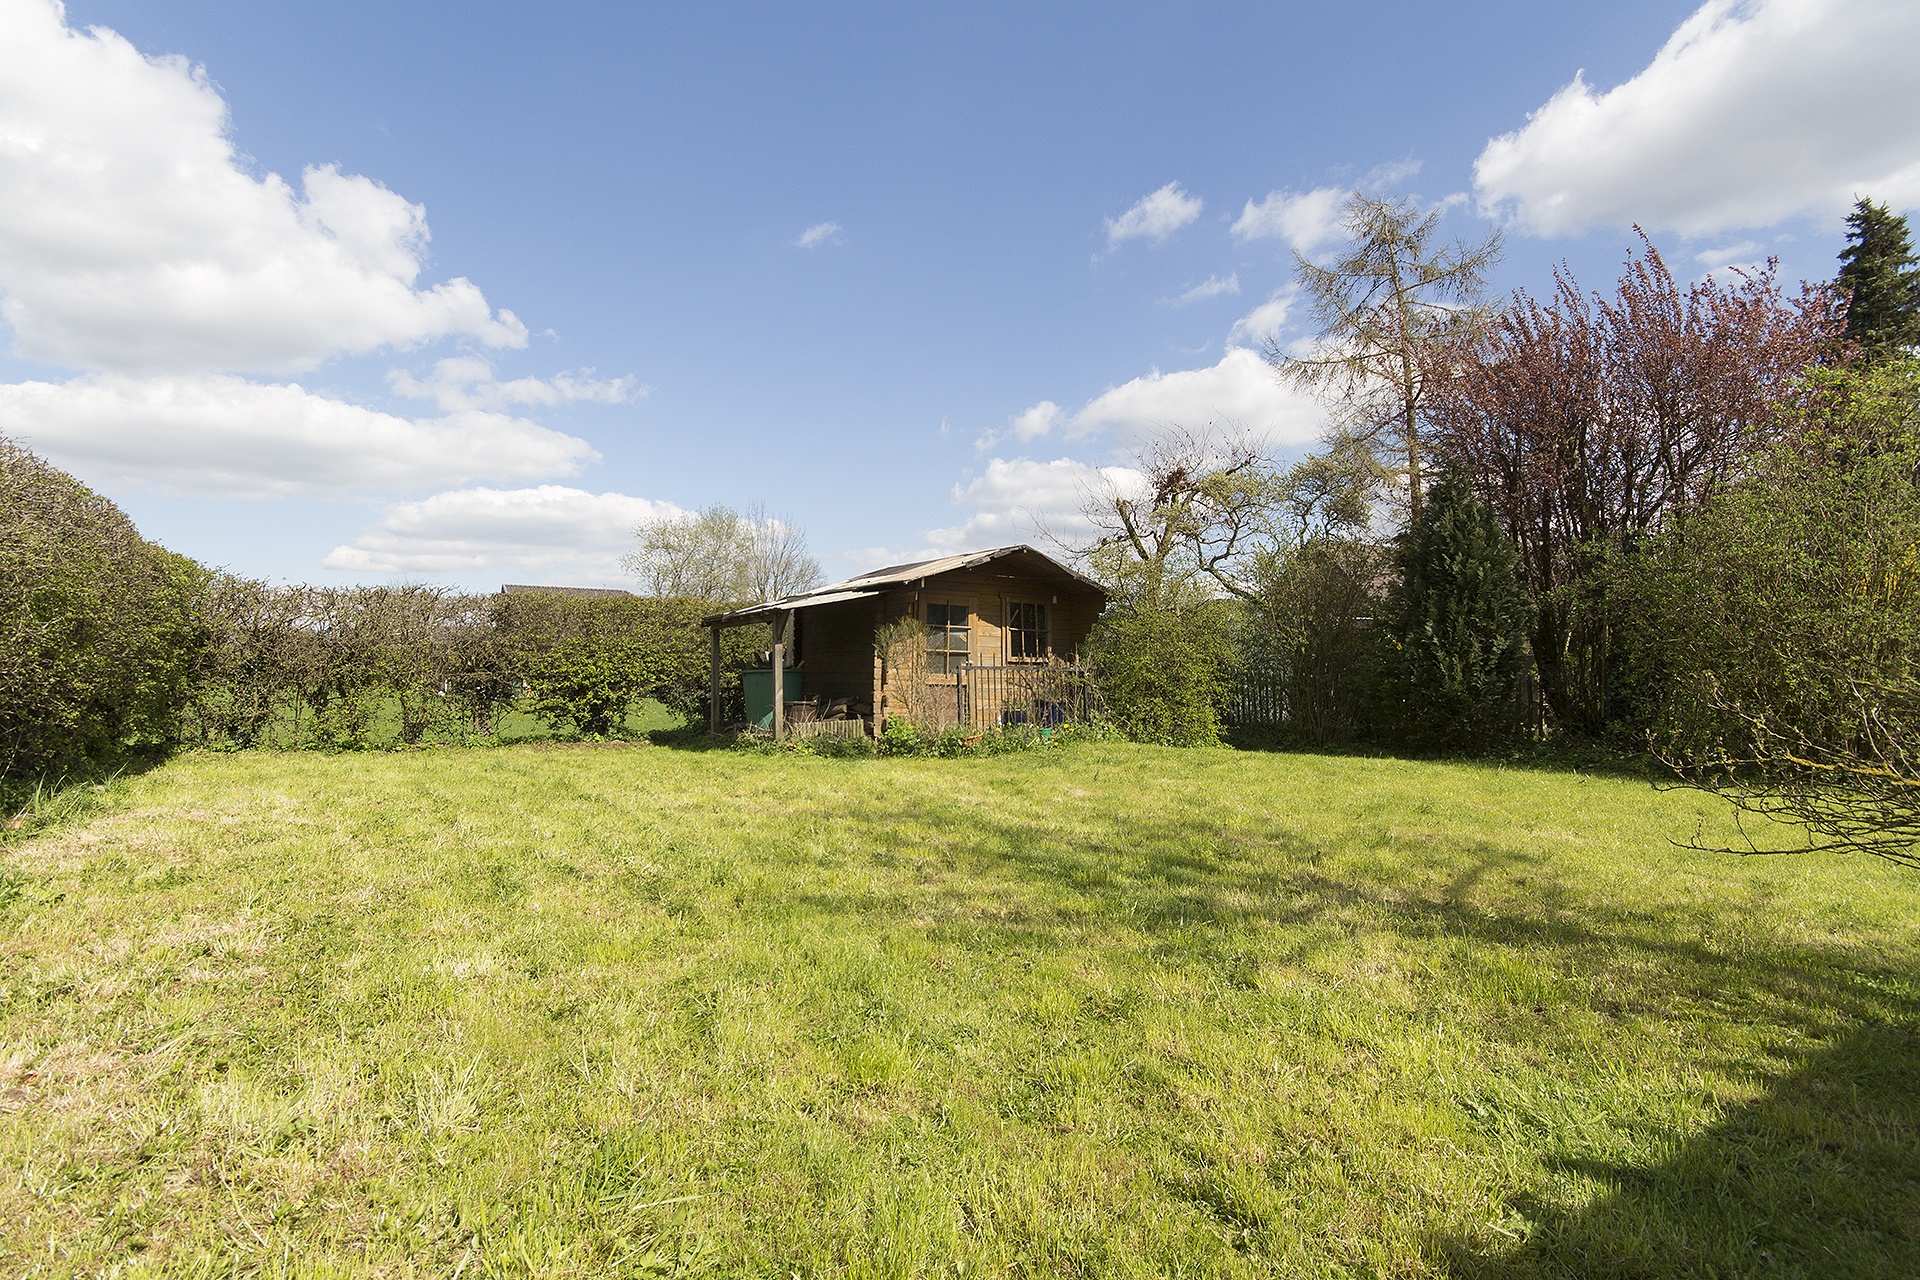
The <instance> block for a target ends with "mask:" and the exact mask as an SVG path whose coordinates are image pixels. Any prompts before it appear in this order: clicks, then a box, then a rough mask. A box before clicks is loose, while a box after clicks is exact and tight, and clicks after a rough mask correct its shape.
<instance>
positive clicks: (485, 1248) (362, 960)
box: [0, 744, 1920, 1277]
mask: <svg viewBox="0 0 1920 1280" xmlns="http://www.w3.org/2000/svg"><path fill="white" fill-rule="evenodd" d="M103 804H104V808H103V810H102V811H101V812H99V813H97V814H96V815H95V816H92V817H83V818H82V819H81V821H80V822H79V823H78V825H74V826H71V827H68V828H65V829H62V830H58V831H54V832H51V833H46V834H42V835H40V836H38V837H36V838H34V839H32V840H29V841H26V842H25V843H22V844H16V845H14V846H13V847H11V848H9V849H6V850H4V851H3V852H0V856H4V858H5V860H6V861H7V862H8V863H9V864H10V866H9V868H8V869H7V870H6V871H5V872H4V875H5V876H6V879H5V881H4V884H5V887H4V888H0V1271H4V1272H5V1273H7V1274H18V1275H42V1274H45V1275H66V1274H96V1273H107V1274H121V1275H148V1274H152V1275H161V1274H165V1275H228V1274H259V1275H283V1274H284V1275H311V1276H350V1275H351V1276H357V1275H388V1276H412V1275H421V1276H425V1275H437V1276H447V1275H454V1274H459V1275H462V1276H479V1275H543V1276H544V1275H575V1276H590V1275H591V1276H601V1275H651V1274H698V1273H712V1274H723V1275H768V1276H790V1275H795V1274H798V1275H802V1276H814V1275H843V1276H883V1275H884V1276H896V1275H897V1276H905V1275H926V1276H933V1275H947V1276H962V1275H975V1274H1002V1275H1102V1276H1107V1275H1112V1276H1172V1275H1188V1276H1203V1275H1221V1276H1251V1275H1304V1276H1336V1275H1393V1276H1421V1275H1458V1276H1496V1277H1523V1276H1524V1277H1532V1276H1555V1275H1582V1276H1585V1275H1618V1276H1682V1275H1716V1276H1742V1275H1769V1276H1772V1275H1778V1276H1792V1275H1807V1276H1827V1275H1847V1276H1911V1275H1915V1274H1920V1096H1916V1093H1915V1089H1914V1081H1915V1080H1916V1079H1920V1033H1917V1032H1916V1028H1920V991H1917V990H1916V986H1915V982H1914V978H1915V973H1916V966H1915V961H1916V949H1915V934H1914V929H1913V922H1914V920H1915V907H1916V905H1920V888H1917V886H1920V881H1915V880H1914V879H1913V878H1912V877H1911V876H1903V875H1902V874H1900V873H1898V872H1896V871H1894V870H1892V869H1889V868H1884V867H1881V866H1878V865H1873V864H1863V863H1856V862H1847V861H1843V860H1838V859H1820V860H1784V859H1746V860H1740V859H1734V858H1729V857H1726V856H1722V855H1712V854H1704V853H1697V852H1692V851H1688V850H1686V849H1683V848H1678V847H1675V846H1674V845H1673V844H1671V843H1670V840H1671V839H1672V838H1675V837H1679V838H1685V837H1687V836H1688V835H1690V834H1691V833H1692V832H1693V831H1694V829H1695V827H1696V824H1704V828H1703V830H1704V832H1705V834H1706V835H1707V836H1708V837H1709V838H1714V837H1716V836H1720V837H1724V836H1726V835H1728V834H1730V832H1728V831H1726V830H1725V829H1724V828H1723V826H1722V825H1721V824H1723V823H1724V822H1725V821H1726V819H1725V817H1724V815H1723V814H1722V813H1721V812H1720V811H1719V810H1718V809H1717V808H1716V807H1715V806H1714V805H1713V803H1712V802H1711V801H1709V800H1707V799H1705V798H1703V797H1699V796H1696V795H1692V794H1688V793H1660V792H1655V791H1653V790H1651V789H1650V788H1648V787H1647V786H1646V785H1645V784H1644V783H1639V782H1635V781H1633V780H1631V779H1628V778H1622V777H1592V776H1582V775H1580V774H1578V773H1574V772H1570V771H1559V772H1556V771H1550V770H1532V771H1528V770H1519V769H1501V768H1496V767H1479V766H1471V765H1457V764H1417V763H1407V762H1402V761H1391V760H1370V759H1355V758H1344V759H1332V758H1323V757H1312V756H1288V755H1278V754H1267V753H1257V752H1235V751H1226V750H1209V751H1185V752H1183V751H1174V750H1161V749H1154V748H1147V747H1138V746H1129V745H1121V744H1088V745H1081V746H1075V747H1071V748H1067V749H1062V750H1056V751H1051V752H1043V753H1035V754H1028V755H1016V756H1002V757H997V758H992V759H986V760H897V759H878V760H874V759H869V760H819V759H808V758H804V757H767V756H749V755H742V754H738V753H732V752H725V751H708V752H696V751H675V750H669V749H666V748H662V747H657V746H654V747H648V746H637V745H635V746H613V747H537V746H534V747H521V748H511V749H501V750H494V751H470V752H444V751H443V752H426V753H411V754H359V755H340V756H324V755H313V754H293V755H273V754H265V753H261V754H241V755H228V756H218V755H205V754H202V755H194V756H188V757H184V758H181V759H179V760H176V761H175V762H173V763H171V764H169V765H167V766H165V767H163V768H160V769H158V770H155V771H153V772H151V773H148V774H146V775H144V776H140V777H134V778H126V779H122V780H120V781H117V782H115V783H114V784H112V786H111V788H110V789H109V791H108V792H107V793H106V795H105V800H104V802H103Z"/></svg>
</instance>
